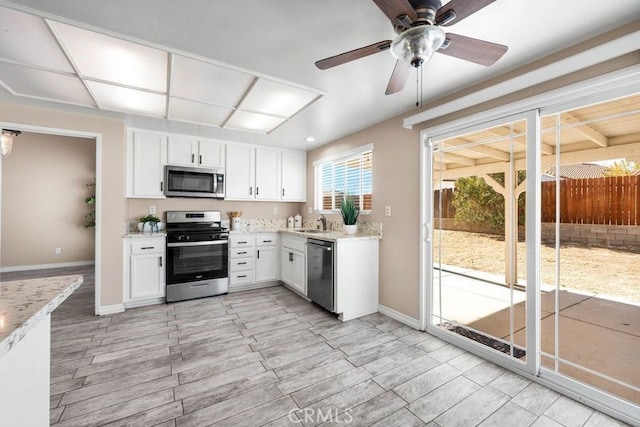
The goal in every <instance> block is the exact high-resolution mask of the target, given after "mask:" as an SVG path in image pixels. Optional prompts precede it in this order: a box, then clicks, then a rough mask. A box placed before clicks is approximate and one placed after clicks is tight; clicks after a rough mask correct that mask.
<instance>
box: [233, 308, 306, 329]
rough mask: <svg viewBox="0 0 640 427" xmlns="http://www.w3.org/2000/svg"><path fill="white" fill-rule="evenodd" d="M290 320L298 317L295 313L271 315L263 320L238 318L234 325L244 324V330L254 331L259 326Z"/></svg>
mask: <svg viewBox="0 0 640 427" xmlns="http://www.w3.org/2000/svg"><path fill="white" fill-rule="evenodd" d="M290 319H298V316H297V315H296V314H295V313H286V312H285V313H283V314H278V315H271V316H268V317H265V318H263V319H250V320H249V319H243V318H239V319H237V320H236V322H235V323H236V324H239V323H242V324H244V326H245V328H247V329H255V328H258V327H260V326H267V325H269V324H273V323H276V324H277V323H278V322H283V321H285V320H290Z"/></svg>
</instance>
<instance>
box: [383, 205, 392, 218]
mask: <svg viewBox="0 0 640 427" xmlns="http://www.w3.org/2000/svg"><path fill="white" fill-rule="evenodd" d="M384 216H391V206H385V207H384Z"/></svg>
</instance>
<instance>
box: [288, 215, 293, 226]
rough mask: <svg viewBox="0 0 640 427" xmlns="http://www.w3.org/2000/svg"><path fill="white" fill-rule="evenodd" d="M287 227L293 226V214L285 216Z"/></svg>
mask: <svg viewBox="0 0 640 427" xmlns="http://www.w3.org/2000/svg"><path fill="white" fill-rule="evenodd" d="M287 228H293V216H291V215H289V218H287Z"/></svg>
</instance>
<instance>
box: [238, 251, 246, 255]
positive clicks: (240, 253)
mask: <svg viewBox="0 0 640 427" xmlns="http://www.w3.org/2000/svg"><path fill="white" fill-rule="evenodd" d="M246 253H247V252H246V251H245V252H238V255H246Z"/></svg>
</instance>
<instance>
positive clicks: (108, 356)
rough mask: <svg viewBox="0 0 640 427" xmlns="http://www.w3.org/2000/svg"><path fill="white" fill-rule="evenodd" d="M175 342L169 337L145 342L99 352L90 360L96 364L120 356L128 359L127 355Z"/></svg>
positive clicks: (138, 353) (141, 352)
mask: <svg viewBox="0 0 640 427" xmlns="http://www.w3.org/2000/svg"><path fill="white" fill-rule="evenodd" d="M177 343H178V340H177V339H175V338H171V339H164V340H160V341H157V342H152V343H147V344H144V345H141V346H137V347H132V348H125V349H122V350H115V351H111V352H109V353H101V354H97V355H95V356H93V362H91V364H92V365H96V364H100V363H105V362H112V361H114V360H117V359H122V358H127V359H128V358H129V357H132V356H134V357H135V356H138V355H143V354H148V352H149V351H153V350H158V349H164V348H167V347H169V346H171V345H173V344H177Z"/></svg>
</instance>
